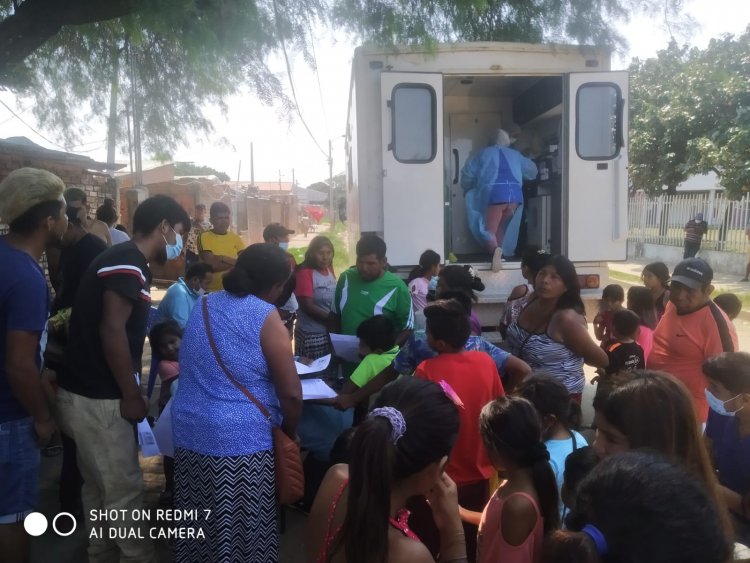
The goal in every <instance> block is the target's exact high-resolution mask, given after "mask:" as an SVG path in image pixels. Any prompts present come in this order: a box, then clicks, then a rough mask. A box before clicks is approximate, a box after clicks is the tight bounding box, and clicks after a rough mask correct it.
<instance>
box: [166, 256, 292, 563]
mask: <svg viewBox="0 0 750 563" xmlns="http://www.w3.org/2000/svg"><path fill="white" fill-rule="evenodd" d="M290 275H291V266H290V264H289V258H288V256H287V254H286V252H284V251H283V250H282V249H281V248H279V247H278V246H276V245H275V244H268V243H260V244H253V245H250V246H249V247H247V248H246V249H245V250H243V251H242V252H241V253H240V255H239V256H238V258H237V264H236V265H235V266H234V267H233V268H232V269H231V270H229V272H227V274H226V275H225V276H224V278H223V280H222V281H223V284H224V291H218V292H215V293H211V294H210V295H209V296H208V297H204V298H203V300H202V302H201V303H200V304H198V305H197V306H196V310H194V311H193V314H192V315H191V317H190V320H189V321H188V324H187V326H186V327H185V333H184V335H183V339H182V344H181V347H180V384H179V387H178V388H177V392H176V394H175V396H174V398H173V403H172V420H173V425H174V445H175V456H174V457H175V508H177V509H186V510H189V513H190V514H198V517H197V518H195V519H188V520H184V521H183V522H181V525H183V526H185V527H186V528H193V529H194V530H198V529H199V528H200V529H201V530H202V531H203V535H204V537H197V536H189V537H188V536H186V537H184V538H182V537H181V538H180V539H178V540H177V541H176V543H175V560H176V561H178V562H180V563H182V562H186V561H190V562H192V561H196V562H198V561H200V562H202V561H269V562H271V561H278V559H279V553H278V548H279V537H278V527H277V522H276V513H277V507H276V493H275V476H274V454H273V441H272V426H275V425H280V426H281V428H282V430H283V431H284V432H285V433H286V434H287V435H288V436H289V437H291V438H296V436H297V424H298V421H299V417H300V412H301V410H302V389H301V386H300V381H299V376H298V375H297V370H296V369H295V367H294V360H293V359H292V345H291V342H290V340H289V333H288V332H287V330H286V327H284V323H283V322H282V321H281V317H280V316H279V313H278V311H277V310H276V306H275V305H274V304H275V303H276V302H277V301H278V300H279V298H280V296H281V295H282V293H283V292H284V288H285V286H286V284H287V280H288V279H289V276H290ZM243 389H244V391H243ZM245 391H247V392H249V393H251V394H252V395H253V396H255V398H256V399H257V401H258V402H259V403H261V404H262V405H263V406H264V407H265V409H266V410H267V411H268V413H269V414H270V417H268V418H267V417H266V416H265V415H264V414H263V413H262V412H261V410H260V409H259V408H258V407H257V406H256V405H255V404H253V403H252V402H251V401H250V399H249V398H248V397H247V396H246V395H245ZM206 511H210V517H207V518H206V517H205V514H206V513H207V512H206Z"/></svg>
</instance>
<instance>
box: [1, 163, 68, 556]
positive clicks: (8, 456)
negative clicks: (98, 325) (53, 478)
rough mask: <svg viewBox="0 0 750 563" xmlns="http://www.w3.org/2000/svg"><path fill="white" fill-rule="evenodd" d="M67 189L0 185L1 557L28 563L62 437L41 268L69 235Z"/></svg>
mask: <svg viewBox="0 0 750 563" xmlns="http://www.w3.org/2000/svg"><path fill="white" fill-rule="evenodd" d="M64 189H65V184H63V181H62V180H61V179H60V178H58V177H57V176H55V175H54V174H52V173H51V172H47V171H46V170H38V169H36V168H20V169H18V170H14V171H13V172H11V173H10V174H9V175H8V176H7V177H6V178H5V179H4V180H3V181H2V182H0V222H2V223H5V224H7V225H9V227H10V230H9V232H8V234H7V235H5V236H2V237H0V264H2V272H3V274H2V276H0V436H2V442H1V444H2V447H0V476H1V477H2V478H0V553H2V558H3V560H4V561H26V560H28V557H29V537H30V536H29V535H28V534H26V532H25V531H24V527H23V521H24V518H25V517H26V516H27V515H28V514H29V513H30V512H33V511H34V510H35V509H36V505H37V488H38V480H39V448H40V447H44V446H46V445H47V444H48V443H49V441H50V439H51V438H52V436H53V435H54V434H55V431H56V430H57V428H56V426H55V423H54V421H53V420H52V414H51V413H50V409H49V406H48V404H47V401H46V399H45V395H44V393H43V390H42V381H41V377H40V369H41V359H40V354H39V339H40V337H41V334H42V332H43V331H44V327H45V324H46V322H47V316H48V314H49V290H48V289H47V280H46V278H45V276H44V272H43V271H42V268H41V267H40V266H39V260H41V258H42V254H43V253H44V251H45V250H46V249H47V247H48V246H49V245H51V244H53V243H59V242H60V239H61V238H62V236H63V234H64V233H65V230H66V229H67V228H68V217H67V215H66V214H65V200H64V199H63V190H64Z"/></svg>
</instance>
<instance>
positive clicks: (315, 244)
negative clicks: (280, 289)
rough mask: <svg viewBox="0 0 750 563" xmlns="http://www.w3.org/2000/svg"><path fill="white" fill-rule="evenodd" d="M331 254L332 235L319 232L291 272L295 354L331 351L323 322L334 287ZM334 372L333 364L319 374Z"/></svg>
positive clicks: (315, 354)
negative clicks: (296, 306) (296, 309)
mask: <svg viewBox="0 0 750 563" xmlns="http://www.w3.org/2000/svg"><path fill="white" fill-rule="evenodd" d="M333 257H334V250H333V243H332V242H331V239H329V238H328V237H324V236H322V235H318V236H316V237H315V238H313V239H312V240H311V241H310V246H308V247H307V250H306V251H305V259H304V260H303V262H302V263H301V264H299V265H298V266H297V268H296V270H295V272H294V275H295V278H296V285H295V289H294V294H295V295H296V296H297V301H298V302H299V312H298V314H297V323H296V324H295V326H294V348H295V353H296V355H297V356H301V357H305V358H310V359H311V360H315V359H317V358H321V357H323V356H325V355H326V354H330V353H332V352H333V350H332V349H331V341H330V340H329V338H328V327H327V324H326V323H327V322H328V316H329V315H330V314H331V303H332V302H333V295H334V292H335V291H336V274H335V272H334V271H333ZM334 373H335V366H329V368H327V369H326V371H325V372H323V374H322V375H321V377H329V376H332V375H333V374H334Z"/></svg>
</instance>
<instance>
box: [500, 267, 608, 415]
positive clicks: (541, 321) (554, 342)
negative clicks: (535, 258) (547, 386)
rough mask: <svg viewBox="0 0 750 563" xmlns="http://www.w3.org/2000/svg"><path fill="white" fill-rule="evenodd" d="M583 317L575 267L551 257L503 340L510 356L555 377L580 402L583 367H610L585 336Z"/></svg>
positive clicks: (603, 354) (585, 328)
mask: <svg viewBox="0 0 750 563" xmlns="http://www.w3.org/2000/svg"><path fill="white" fill-rule="evenodd" d="M584 314H585V312H584V306H583V301H582V300H581V287H580V285H579V283H578V275H577V273H576V269H575V266H574V265H573V263H572V262H571V261H570V260H568V259H567V258H566V257H564V256H550V257H549V258H548V259H547V261H546V262H545V264H544V266H542V267H541V268H540V270H539V273H538V274H537V277H536V280H535V284H534V295H533V297H532V298H531V299H530V300H529V302H528V304H527V305H526V307H524V309H523V311H521V313H520V315H519V316H518V319H517V320H516V322H514V323H512V324H511V325H510V326H509V327H508V337H507V342H508V349H509V350H510V352H511V353H512V354H513V355H515V356H517V357H518V358H520V359H522V360H524V361H525V362H526V363H527V364H529V365H530V366H531V368H532V369H533V370H540V371H545V372H547V373H549V374H551V375H552V376H553V377H555V378H557V379H558V380H559V381H561V382H562V383H563V384H564V385H565V387H566V388H567V389H568V393H570V395H571V397H573V398H574V400H576V402H579V403H580V400H581V394H582V393H583V387H584V384H585V381H586V380H585V378H584V375H583V364H584V363H587V364H589V365H592V366H594V367H600V368H604V367H607V365H608V364H609V360H608V358H607V353H606V352H605V351H604V350H602V349H601V347H599V346H598V345H597V343H596V342H594V340H593V339H592V338H591V336H589V333H588V330H587V327H586V317H585V316H584Z"/></svg>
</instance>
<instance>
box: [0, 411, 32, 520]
mask: <svg viewBox="0 0 750 563" xmlns="http://www.w3.org/2000/svg"><path fill="white" fill-rule="evenodd" d="M38 488H39V448H38V447H37V445H36V437H35V435H34V421H33V419H32V418H31V417H29V418H21V419H18V420H10V421H8V422H3V423H0V524H12V523H14V522H22V521H23V519H24V518H25V517H26V515H27V514H29V512H33V511H34V510H35V509H36V507H37V498H38Z"/></svg>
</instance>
